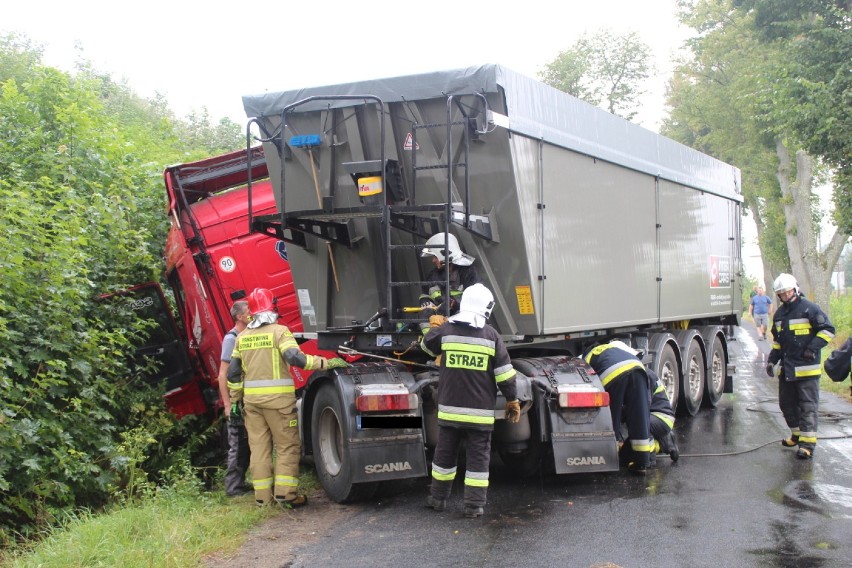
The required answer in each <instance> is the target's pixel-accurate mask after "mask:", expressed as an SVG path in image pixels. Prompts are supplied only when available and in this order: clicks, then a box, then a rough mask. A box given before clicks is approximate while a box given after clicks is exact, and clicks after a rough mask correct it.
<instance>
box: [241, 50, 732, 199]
mask: <svg viewBox="0 0 852 568" xmlns="http://www.w3.org/2000/svg"><path fill="white" fill-rule="evenodd" d="M501 90H502V93H503V97H505V101H506V108H507V109H508V110H507V113H508V115H509V121H510V126H509V128H510V129H511V130H512V131H514V132H517V133H519V134H523V135H526V136H529V137H532V138H536V139H542V140H544V141H546V142H549V143H551V144H555V145H557V146H561V147H564V148H568V149H571V150H574V151H577V152H580V153H583V154H587V155H589V156H594V157H595V158H597V159H601V160H606V161H608V162H612V163H615V164H619V165H623V166H625V167H628V168H631V169H634V170H638V171H641V172H644V173H647V174H650V175H654V176H659V177H661V178H663V179H667V180H670V181H674V182H676V183H681V184H684V185H688V186H691V187H696V188H697V189H701V190H704V191H709V192H711V193H715V194H718V195H721V196H724V197H728V198H730V199H734V200H736V201H742V197H741V196H740V195H739V194H740V173H739V170H738V169H737V168H735V167H733V166H731V165H729V164H725V163H723V162H721V161H719V160H716V159H714V158H712V157H710V156H707V155H705V154H702V153H701V152H698V151H696V150H693V149H692V148H689V147H687V146H684V145H683V144H680V143H678V142H675V141H674V140H671V139H669V138H666V137H664V136H660V135H659V134H656V133H654V132H652V131H650V130H647V129H645V128H643V127H641V126H638V125H636V124H633V123H631V122H629V121H627V120H624V119H622V118H620V117H617V116H615V115H613V114H610V113H608V112H606V111H605V110H602V109H599V108H597V107H595V106H592V105H590V104H588V103H586V102H583V101H581V100H579V99H577V98H575V97H572V96H570V95H568V94H566V93H563V92H561V91H559V90H557V89H554V88H552V87H550V86H548V85H545V84H544V83H541V82H539V81H536V80H534V79H531V78H529V77H526V76H525V75H521V74H520V73H516V72H514V71H511V70H509V69H506V68H505V67H501V66H499V65H493V64H489V65H482V66H478V67H466V68H463V69H455V70H450V71H438V72H433V73H423V74H419V75H409V76H404V77H391V78H385V79H374V80H368V81H358V82H354V83H345V84H340V85H330V86H326V87H312V88H306V89H298V90H295V91H285V92H279V93H264V94H261V95H248V96H244V97H243V106H244V107H245V110H246V114H247V116H249V117H264V116H275V115H280V114H281V112H282V110H283V109H284V107H286V106H287V105H289V104H292V103H295V102H297V101H300V100H303V99H306V98H308V97H312V96H321V95H322V96H327V95H346V96H353V95H372V96H376V97H379V99H381V100H382V101H383V102H386V103H391V102H399V101H403V100H407V101H416V100H423V99H434V98H445V97H446V96H448V95H463V94H471V93H483V94H486V95H487V94H491V93H500V92H501ZM362 102H363V101H359V100H342V101H341V100H335V101H314V102H311V103H307V104H305V105H302V106H299V107H298V109H297V111H296V112H308V111H311V110H313V111H316V110H318V109H321V108H327V107H339V106H352V105H356V104H362Z"/></svg>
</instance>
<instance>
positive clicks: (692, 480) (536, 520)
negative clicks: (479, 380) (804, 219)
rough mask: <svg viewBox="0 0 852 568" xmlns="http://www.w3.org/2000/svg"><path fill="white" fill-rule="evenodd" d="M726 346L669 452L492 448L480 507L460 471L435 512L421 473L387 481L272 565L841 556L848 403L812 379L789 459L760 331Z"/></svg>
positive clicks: (849, 529)
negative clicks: (712, 383)
mask: <svg viewBox="0 0 852 568" xmlns="http://www.w3.org/2000/svg"><path fill="white" fill-rule="evenodd" d="M746 325H748V324H746ZM729 348H730V352H731V360H732V362H734V363H735V364H736V366H737V373H736V375H735V377H734V390H735V393H734V394H727V395H724V396H723V398H722V400H721V402H720V403H719V405H718V407H717V408H716V409H702V410H701V411H700V412H699V413H698V415H697V416H695V417H692V418H678V421H677V424H676V426H675V433H676V436H677V440H678V444H679V446H680V451H681V459H680V461H678V462H677V463H673V462H672V461H671V460H670V459H669V458H668V457H664V456H660V457H659V458H658V462H657V467H656V469H654V470H652V471H650V472H649V475H648V476H647V477H645V478H639V477H633V476H629V475H628V474H627V473H626V472H625V470H622V471H621V472H619V473H608V474H589V475H574V476H539V477H535V478H531V479H527V480H517V479H515V478H511V477H510V476H509V475H508V473H507V472H506V471H505V470H503V469H502V468H501V467H500V464H499V460H498V458H494V462H492V475H491V486H490V490H489V502H488V506H487V507H486V512H485V516H484V517H482V518H480V519H465V518H463V517H462V514H461V509H462V504H461V491H462V488H461V485H460V483H457V486H456V487H455V488H454V490H453V496H452V498H451V500H450V502H449V506H448V510H447V511H446V512H443V513H437V512H434V511H432V510H431V509H426V508H425V507H424V506H423V501H424V499H425V496H426V494H427V483H428V482H427V480H422V481H418V482H417V483H409V484H408V485H407V486H404V487H403V488H399V487H393V486H389V487H388V490H387V491H385V495H384V496H380V497H377V498H375V499H374V500H372V501H370V502H368V503H361V504H356V505H352V506H351V507H353V508H354V509H355V513H354V514H352V515H350V516H348V517H347V518H346V519H345V520H344V521H342V522H341V523H339V524H338V525H336V526H334V527H333V528H332V529H331V531H330V532H329V533H328V534H325V535H323V536H322V537H321V538H319V539H318V540H317V541H315V542H312V543H311V544H306V545H303V546H300V547H297V548H296V549H295V550H294V551H293V552H294V556H295V561H293V562H292V563H287V564H286V566H292V567H315V566H316V567H318V566H323V567H333V566H341V567H342V566H346V567H358V566H365V567H366V566H410V565H417V566H421V565H429V566H436V567H442V566H517V567H529V566H566V567H588V566H594V565H606V564H607V563H611V564H614V565H617V566H621V567H625V568H626V567H649V566H654V567H673V568H675V567H677V568H680V567H685V566H690V567H704V566H707V567H710V566H713V567H719V566H736V567H751V566H754V567H790V568H792V567H796V568H817V567H823V566H824V567H834V566H852V437H850V436H852V421H850V418H852V405H851V404H849V403H846V402H844V401H842V400H840V399H838V398H836V397H833V396H831V395H828V394H827V393H823V396H822V401H821V406H820V424H819V430H820V441H819V445H818V447H817V451H816V453H815V458H814V460H813V461H802V460H798V459H796V457H795V450H794V449H784V448H782V447H781V445H780V440H781V438H782V437H785V436H787V435H788V434H789V431H788V430H787V428H786V426H785V425H784V422H783V418H782V417H781V413H780V411H779V410H778V401H777V390H776V389H777V386H776V383H775V380H774V379H771V378H769V377H767V376H766V375H765V373H764V370H763V369H764V367H765V358H766V354H767V353H768V351H769V345H768V343H767V342H765V341H757V340H756V335H755V333H754V329H753V327H743V328H740V329H738V330H737V340H736V341H732V342H731V343H730V347H729ZM457 481H460V480H457Z"/></svg>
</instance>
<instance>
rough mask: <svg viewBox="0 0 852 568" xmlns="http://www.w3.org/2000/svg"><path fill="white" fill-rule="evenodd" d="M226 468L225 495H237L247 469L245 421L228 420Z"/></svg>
mask: <svg viewBox="0 0 852 568" xmlns="http://www.w3.org/2000/svg"><path fill="white" fill-rule="evenodd" d="M227 429H228V467H227V469H226V470H225V494H226V495H238V494H239V493H240V491H241V490H242V489H243V486H244V485H245V483H246V471H248V467H249V443H248V435H247V434H246V426H245V421H244V420H243V419H242V418H230V419H228V425H227Z"/></svg>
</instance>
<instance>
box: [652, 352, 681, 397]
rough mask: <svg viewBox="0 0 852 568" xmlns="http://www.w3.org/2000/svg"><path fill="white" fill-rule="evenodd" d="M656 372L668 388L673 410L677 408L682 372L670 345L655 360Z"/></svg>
mask: <svg viewBox="0 0 852 568" xmlns="http://www.w3.org/2000/svg"><path fill="white" fill-rule="evenodd" d="M654 370H655V371H656V373H657V375H658V376H659V377H660V381H661V382H662V383H663V386H664V387H665V388H666V394H667V395H669V401H670V402H671V404H672V408H677V403H678V399H679V398H680V370H679V368H678V365H677V355H676V354H675V351H674V348H673V347H672V346H671V344H670V343H666V344H665V345H664V346H663V348H662V349H661V350H660V354H659V355H658V356H657V358H656V359H655V360H654Z"/></svg>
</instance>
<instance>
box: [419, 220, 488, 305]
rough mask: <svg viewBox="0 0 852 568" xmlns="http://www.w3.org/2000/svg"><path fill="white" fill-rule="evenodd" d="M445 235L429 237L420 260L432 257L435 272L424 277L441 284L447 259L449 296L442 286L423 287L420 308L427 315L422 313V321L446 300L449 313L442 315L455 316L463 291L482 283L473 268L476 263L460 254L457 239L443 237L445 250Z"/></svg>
mask: <svg viewBox="0 0 852 568" xmlns="http://www.w3.org/2000/svg"><path fill="white" fill-rule="evenodd" d="M444 235H445V233H436V234H434V235H432V236H431V237H429V240H427V241H426V243H425V244H424V248H423V251H422V252H421V253H420V256H421V257H423V258H427V257H431V259H432V264H433V265H434V268H433V269H432V270H431V271H430V272H429V274H427V275H426V280H428V281H444V280H445V279H446V277H447V275H446V273H445V270H446V268H445V267H446V263H447V260H448V259H449V263H450V264H449V271H450V275H449V277H450V293H449V296H448V295H447V294H446V293H445V290H444V286H442V285H441V284H429V285H427V286H424V287H423V293H422V294H420V308H421V309H422V310H424V311H426V312H427V313H424V319H426V318H427V317H428V315H429V314H433V313H435V311H436V307H438V306H441V305H442V304H443V303H444V301H445V300H448V301H449V302H450V305H449V306H448V307H449V310H448V311H447V312H444V311H443V310H441V313H449V314H454V313H456V312H458V311H459V299H460V298H461V295H462V293H463V292H464V290H465V288H469V287H471V286H473V285H474V284H479V283H481V280H480V278H479V273H478V272H477V270H476V267H475V266H473V263H474V261H475V260H476V259H475V258H474V257H472V256H470V255H469V254H465V253H464V252H462V249H461V247H460V246H459V241H458V239H457V238H456V236H455V235H453V234H452V233H446V235H447V243H446V246H445V245H444ZM445 254H446V256H445Z"/></svg>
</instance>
